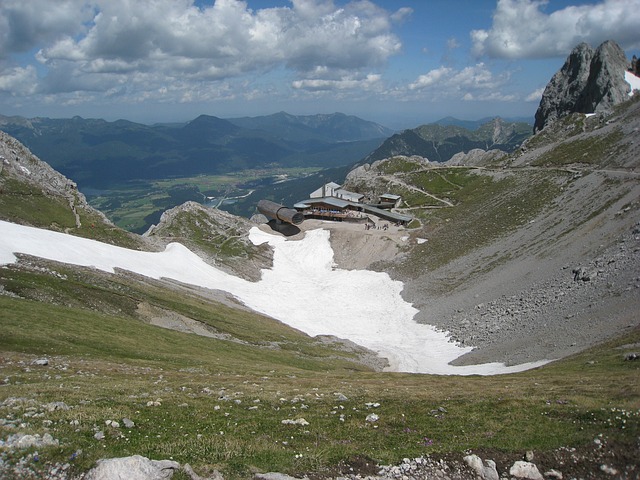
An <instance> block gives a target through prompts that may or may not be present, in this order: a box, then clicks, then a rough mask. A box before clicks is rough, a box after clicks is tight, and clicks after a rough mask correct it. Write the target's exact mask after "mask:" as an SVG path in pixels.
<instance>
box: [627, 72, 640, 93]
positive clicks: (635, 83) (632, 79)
mask: <svg viewBox="0 0 640 480" xmlns="http://www.w3.org/2000/svg"><path fill="white" fill-rule="evenodd" d="M624 79H625V80H626V81H627V83H628V84H629V85H630V86H631V91H630V92H629V96H630V97H631V96H633V91H634V90H640V77H636V76H635V75H634V74H633V73H631V72H628V71H627V72H624Z"/></svg>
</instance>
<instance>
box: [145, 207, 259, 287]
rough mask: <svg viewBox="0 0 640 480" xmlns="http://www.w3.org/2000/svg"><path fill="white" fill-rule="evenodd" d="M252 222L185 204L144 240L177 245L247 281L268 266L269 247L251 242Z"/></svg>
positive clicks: (166, 216)
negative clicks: (181, 245) (249, 234)
mask: <svg viewBox="0 0 640 480" xmlns="http://www.w3.org/2000/svg"><path fill="white" fill-rule="evenodd" d="M253 226H255V224H254V223H252V222H250V221H248V220H246V219H243V218H241V217H237V216H235V215H232V214H230V213H227V212H225V211H223V210H218V209H216V208H209V207H205V206H204V205H201V204H199V203H196V202H186V203H183V204H182V205H179V206H177V207H174V208H172V209H170V210H167V211H166V212H164V213H163V214H162V217H160V222H159V223H158V224H157V225H153V226H152V227H151V228H149V230H148V231H147V232H146V233H145V234H144V236H145V238H147V239H150V240H155V241H156V242H159V243H160V244H163V245H166V244H167V243H169V242H179V243H182V244H183V245H185V246H186V247H187V248H189V249H190V250H192V251H193V252H195V253H197V254H198V255H200V256H201V257H202V258H204V259H205V260H207V261H208V262H210V263H211V264H213V265H216V266H217V267H219V268H222V269H223V270H226V271H228V272H230V273H233V274H235V275H239V276H241V277H244V278H248V279H250V280H258V279H260V269H262V268H268V267H270V266H271V257H270V254H269V253H268V247H266V246H264V245H263V246H256V245H253V244H252V243H251V241H250V240H249V238H248V233H249V230H250V229H251V227H253Z"/></svg>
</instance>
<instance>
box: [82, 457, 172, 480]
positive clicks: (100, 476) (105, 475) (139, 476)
mask: <svg viewBox="0 0 640 480" xmlns="http://www.w3.org/2000/svg"><path fill="white" fill-rule="evenodd" d="M179 469H180V464H179V463H178V462H173V461H171V460H149V459H148V458H146V457H142V456H140V455H134V456H132V457H122V458H106V459H102V460H98V463H97V465H96V466H95V467H94V468H92V469H91V470H90V471H89V472H88V473H87V475H86V476H85V477H84V478H85V480H165V479H168V478H171V477H172V476H173V474H174V472H175V471H176V470H179Z"/></svg>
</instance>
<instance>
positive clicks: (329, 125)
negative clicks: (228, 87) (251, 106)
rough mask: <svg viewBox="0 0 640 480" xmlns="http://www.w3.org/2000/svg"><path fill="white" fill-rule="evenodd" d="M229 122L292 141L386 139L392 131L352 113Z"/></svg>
mask: <svg viewBox="0 0 640 480" xmlns="http://www.w3.org/2000/svg"><path fill="white" fill-rule="evenodd" d="M229 121H230V122H231V123H233V124H235V125H238V126H241V127H243V128H250V129H254V130H262V131H265V132H269V133H271V134H272V135H275V136H276V137H279V138H283V139H288V140H292V141H294V140H295V141H300V142H306V141H309V140H316V141H322V142H344V141H356V140H371V139H380V138H386V137H389V136H390V135H392V134H393V130H391V129H389V128H386V127H383V126H382V125H379V124H377V123H374V122H369V121H366V120H362V119H360V118H358V117H354V116H352V115H345V114H343V113H333V114H330V115H320V114H318V115H290V114H288V113H286V112H279V113H275V114H273V115H267V116H262V117H242V118H233V119H229Z"/></svg>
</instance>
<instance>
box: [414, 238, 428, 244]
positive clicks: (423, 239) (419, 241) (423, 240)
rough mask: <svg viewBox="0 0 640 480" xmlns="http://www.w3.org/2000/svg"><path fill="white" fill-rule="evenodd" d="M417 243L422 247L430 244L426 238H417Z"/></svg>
mask: <svg viewBox="0 0 640 480" xmlns="http://www.w3.org/2000/svg"><path fill="white" fill-rule="evenodd" d="M416 242H418V245H422V244H423V243H426V242H428V240H427V239H426V238H416Z"/></svg>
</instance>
